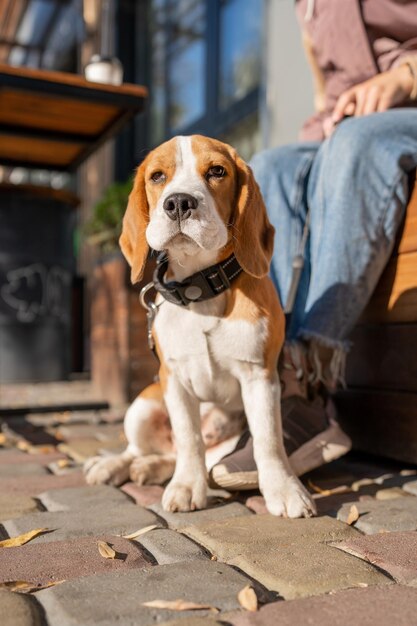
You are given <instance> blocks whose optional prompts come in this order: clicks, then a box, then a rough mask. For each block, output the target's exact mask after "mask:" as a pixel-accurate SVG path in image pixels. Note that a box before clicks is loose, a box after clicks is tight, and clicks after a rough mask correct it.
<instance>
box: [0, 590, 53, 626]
mask: <svg viewBox="0 0 417 626" xmlns="http://www.w3.org/2000/svg"><path fill="white" fill-rule="evenodd" d="M42 614H43V611H42V609H41V607H40V606H39V605H38V603H37V602H36V600H35V598H33V597H30V596H25V595H23V594H21V593H14V592H13V591H7V590H6V589H0V622H1V626H41V624H43V623H44V621H43V619H42Z"/></svg>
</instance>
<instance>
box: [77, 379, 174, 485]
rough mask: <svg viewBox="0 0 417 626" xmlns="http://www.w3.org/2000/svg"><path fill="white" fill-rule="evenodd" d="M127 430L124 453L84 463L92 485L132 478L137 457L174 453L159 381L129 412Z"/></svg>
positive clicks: (94, 458)
mask: <svg viewBox="0 0 417 626" xmlns="http://www.w3.org/2000/svg"><path fill="white" fill-rule="evenodd" d="M124 429H125V435H126V439H127V444H128V445H127V448H126V450H125V451H124V452H122V453H121V454H115V455H110V456H106V457H100V456H99V457H93V458H91V459H88V460H87V461H86V463H85V464H84V473H85V478H86V481H87V483H88V484H89V485H97V484H103V483H108V484H110V485H121V484H122V483H123V482H125V481H126V480H128V479H129V477H130V470H131V466H132V463H133V461H134V460H135V459H136V458H138V457H146V456H148V455H153V456H154V455H170V454H171V453H172V438H171V427H170V425H169V418H168V413H167V411H166V408H165V405H164V402H163V398H162V391H161V389H160V386H159V384H153V385H150V387H147V388H146V389H145V390H144V391H143V392H142V393H141V394H140V395H139V396H138V397H137V398H136V400H134V402H133V403H132V404H131V406H130V407H129V408H128V410H127V411H126V415H125V420H124ZM174 465H175V458H174ZM168 478H169V476H168ZM144 482H149V481H148V480H142V483H144Z"/></svg>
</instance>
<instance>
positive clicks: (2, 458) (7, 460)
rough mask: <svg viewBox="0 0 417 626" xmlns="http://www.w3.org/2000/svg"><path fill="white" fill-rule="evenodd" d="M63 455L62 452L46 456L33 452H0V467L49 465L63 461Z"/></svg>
mask: <svg viewBox="0 0 417 626" xmlns="http://www.w3.org/2000/svg"><path fill="white" fill-rule="evenodd" d="M64 458H65V455H64V454H62V452H58V451H53V452H49V453H47V454H41V453H36V452H34V453H33V454H28V453H26V452H21V451H20V450H15V449H14V448H13V449H11V450H1V451H0V465H21V464H22V463H37V464H39V465H44V466H45V465H49V463H51V462H53V461H58V460H59V459H64Z"/></svg>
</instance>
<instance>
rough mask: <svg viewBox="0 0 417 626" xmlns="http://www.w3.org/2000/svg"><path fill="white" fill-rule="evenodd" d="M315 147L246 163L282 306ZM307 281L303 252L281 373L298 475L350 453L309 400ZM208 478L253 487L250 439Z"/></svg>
mask: <svg viewBox="0 0 417 626" xmlns="http://www.w3.org/2000/svg"><path fill="white" fill-rule="evenodd" d="M319 145H320V144H318V143H308V144H295V145H290V146H283V147H280V148H276V149H273V150H267V151H264V152H261V153H259V154H258V155H256V156H255V157H254V158H253V160H252V162H251V163H250V165H251V167H252V169H253V172H254V175H255V178H256V180H257V182H258V184H259V186H260V189H261V192H262V195H263V198H264V200H265V204H266V207H267V210H268V215H269V219H270V220H271V222H272V224H273V225H274V226H275V229H276V235H275V246H274V255H273V258H272V263H271V278H272V280H273V282H274V284H275V286H276V288H277V291H278V294H279V296H280V299H281V302H282V304H283V305H284V306H285V304H286V302H287V297H288V291H289V288H290V283H291V278H292V261H293V258H294V256H295V255H296V254H298V253H299V251H300V244H301V239H302V236H303V230H304V224H305V218H306V214H307V203H306V200H307V198H306V195H307V194H306V191H307V183H308V178H309V174H310V170H311V167H312V164H313V161H314V158H315V155H316V153H317V150H318V148H319ZM308 277H309V249H308V246H307V248H306V264H305V271H304V272H303V275H302V278H301V282H300V286H299V290H298V294H297V299H296V302H295V309H294V311H293V314H292V324H291V328H290V329H289V328H287V338H288V341H287V343H286V345H285V346H284V349H283V353H282V356H281V359H280V368H279V370H280V371H279V373H280V380H281V385H282V420H283V434H284V444H285V449H286V451H287V454H288V455H289V458H290V463H291V465H292V467H293V470H294V471H295V472H296V473H297V474H298V475H301V474H303V473H305V472H306V471H308V470H310V469H313V468H314V467H317V466H319V465H321V464H322V463H323V462H325V461H330V460H332V459H334V458H336V457H337V456H340V455H341V454H343V453H344V452H346V451H347V450H348V449H349V447H350V441H349V440H348V438H346V436H345V435H344V433H342V432H341V431H340V429H339V427H338V426H337V424H335V423H334V422H333V421H331V420H329V417H328V415H327V413H326V411H325V408H324V406H323V403H317V402H311V401H310V400H309V399H308V393H307V361H306V353H305V346H304V345H303V344H302V343H299V342H295V341H294V338H295V332H296V330H297V328H298V325H297V320H299V319H301V318H302V316H303V314H304V303H305V301H306V298H307V296H308V283H309V281H308ZM292 329H294V331H292ZM327 451H329V452H328V454H327ZM326 454H327V457H326ZM210 478H211V481H212V484H213V485H216V484H217V485H218V486H222V487H224V488H228V489H239V490H240V489H253V488H256V487H257V481H258V474H257V469H256V464H255V461H254V458H253V447H252V439H251V438H250V437H249V433H246V434H245V435H244V436H243V437H242V439H241V441H240V446H239V449H238V450H237V451H236V452H233V453H232V454H229V455H228V456H227V457H226V458H225V459H223V460H222V461H221V462H220V463H219V464H217V465H215V466H214V467H213V468H212V470H211V475H210Z"/></svg>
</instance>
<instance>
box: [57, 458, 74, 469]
mask: <svg viewBox="0 0 417 626" xmlns="http://www.w3.org/2000/svg"><path fill="white" fill-rule="evenodd" d="M56 464H57V466H58V467H59V468H60V469H63V468H64V467H68V466H69V465H70V464H71V461H70V460H69V459H58V461H57V462H56Z"/></svg>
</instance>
